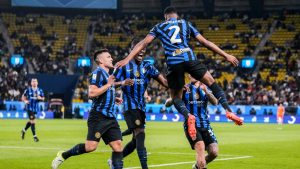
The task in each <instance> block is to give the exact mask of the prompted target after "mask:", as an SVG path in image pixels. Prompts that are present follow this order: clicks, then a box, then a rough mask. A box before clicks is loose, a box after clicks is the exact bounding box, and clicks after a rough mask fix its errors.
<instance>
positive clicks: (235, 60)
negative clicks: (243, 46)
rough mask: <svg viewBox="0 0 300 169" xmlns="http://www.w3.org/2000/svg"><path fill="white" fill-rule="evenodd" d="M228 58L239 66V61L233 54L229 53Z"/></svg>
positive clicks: (234, 64)
mask: <svg viewBox="0 0 300 169" xmlns="http://www.w3.org/2000/svg"><path fill="white" fill-rule="evenodd" d="M226 60H227V61H228V62H230V63H231V64H232V65H233V66H235V67H237V66H238V65H239V61H238V60H237V58H236V57H234V56H233V55H227V56H226Z"/></svg>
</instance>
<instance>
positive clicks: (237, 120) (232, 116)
mask: <svg viewBox="0 0 300 169" xmlns="http://www.w3.org/2000/svg"><path fill="white" fill-rule="evenodd" d="M226 117H227V118H228V119H230V120H232V121H233V122H234V123H235V124H236V125H239V126H241V125H243V120H242V119H241V118H239V117H238V116H236V115H235V114H233V113H231V112H226Z"/></svg>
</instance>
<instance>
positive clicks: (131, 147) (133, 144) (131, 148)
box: [123, 134, 136, 158]
mask: <svg viewBox="0 0 300 169" xmlns="http://www.w3.org/2000/svg"><path fill="white" fill-rule="evenodd" d="M135 148H136V139H135V136H134V134H133V135H132V139H131V140H130V142H128V143H127V144H126V145H125V147H124V149H123V158H125V157H127V156H128V155H129V154H131V153H132V152H133V151H134V150H135Z"/></svg>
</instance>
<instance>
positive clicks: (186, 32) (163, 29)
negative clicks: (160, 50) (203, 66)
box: [149, 18, 200, 65]
mask: <svg viewBox="0 0 300 169" xmlns="http://www.w3.org/2000/svg"><path fill="white" fill-rule="evenodd" d="M199 34H200V33H199V32H198V30H197V29H196V28H195V27H193V26H192V25H191V24H190V23H189V22H187V21H185V20H184V19H179V20H177V19H176V18H171V19H169V20H168V21H165V22H162V23H159V24H157V25H155V26H154V27H153V28H152V29H151V30H150V32H149V35H151V36H154V37H157V38H158V39H160V41H161V42H162V46H163V47H164V49H165V57H166V62H167V64H168V65H172V64H178V63H181V62H184V61H190V60H196V59H197V58H196V56H195V54H194V52H193V51H192V50H191V49H190V48H189V44H188V43H189V41H190V37H191V36H192V37H196V36H197V35H199Z"/></svg>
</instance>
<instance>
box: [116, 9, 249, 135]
mask: <svg viewBox="0 0 300 169" xmlns="http://www.w3.org/2000/svg"><path fill="white" fill-rule="evenodd" d="M164 17H165V19H166V21H165V22H162V23H159V24H157V25H155V26H154V27H153V28H152V29H151V31H150V33H149V34H148V35H147V36H146V37H145V38H144V39H143V40H142V41H140V42H139V43H138V44H137V45H136V46H135V47H134V49H133V50H132V51H131V52H130V54H129V55H128V56H127V57H126V58H125V59H123V60H122V61H120V62H118V63H117V64H116V66H117V67H122V66H124V65H126V64H127V63H128V62H129V61H130V60H131V59H132V58H133V57H134V56H136V55H137V54H138V53H139V52H140V51H141V50H143V49H144V48H145V47H147V45H148V44H149V43H151V42H152V41H153V40H154V39H155V38H156V37H157V38H159V39H160V41H161V42H162V45H163V47H164V49H165V57H166V62H167V66H168V74H167V79H168V86H169V88H170V89H171V97H172V99H173V103H174V106H175V107H176V109H177V110H178V112H180V113H181V114H182V115H183V116H184V117H185V118H186V119H188V131H189V134H190V136H191V137H192V138H193V139H196V128H195V117H194V116H192V115H190V113H189V111H188V109H187V108H186V107H185V105H184V103H183V101H182V100H181V97H182V92H183V90H182V88H183V86H184V73H185V72H187V73H189V74H190V75H192V77H194V78H195V79H197V80H200V81H201V82H203V83H204V84H205V85H206V86H208V87H209V88H210V89H211V90H212V92H213V94H214V95H215V96H216V98H217V99H218V100H219V103H221V105H222V106H223V108H224V109H225V110H226V116H227V118H229V119H231V120H233V121H234V122H235V123H236V124H238V125H242V124H243V120H242V119H240V118H239V117H237V116H235V115H234V114H233V113H232V111H231V109H230V108H229V105H228V102H227V100H226V96H225V93H224V91H223V90H222V89H221V88H220V87H219V86H218V85H217V83H216V82H215V80H214V78H213V77H212V76H211V74H210V73H209V72H208V71H207V68H206V66H205V65H203V64H201V63H200V62H199V61H198V60H197V59H196V56H195V55H194V52H193V51H192V49H191V48H190V47H189V46H188V42H189V40H190V36H192V37H194V38H196V39H197V40H198V41H199V42H200V43H202V44H203V45H204V46H206V47H207V48H208V49H210V50H212V51H213V52H216V53H218V54H219V55H221V56H223V57H224V58H225V59H226V60H227V61H229V62H230V63H232V64H233V65H234V66H238V63H239V62H238V60H237V59H236V58H235V57H234V56H232V55H229V54H227V53H226V52H224V51H223V50H221V49H220V48H219V47H218V46H216V45H215V44H214V43H212V42H210V41H208V40H206V39H205V38H204V37H203V36H202V35H201V34H200V33H199V32H198V31H197V29H196V28H194V27H193V26H192V25H191V24H190V23H188V22H187V21H185V20H183V19H178V14H177V11H176V9H175V8H174V7H167V8H166V9H165V11H164Z"/></svg>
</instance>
